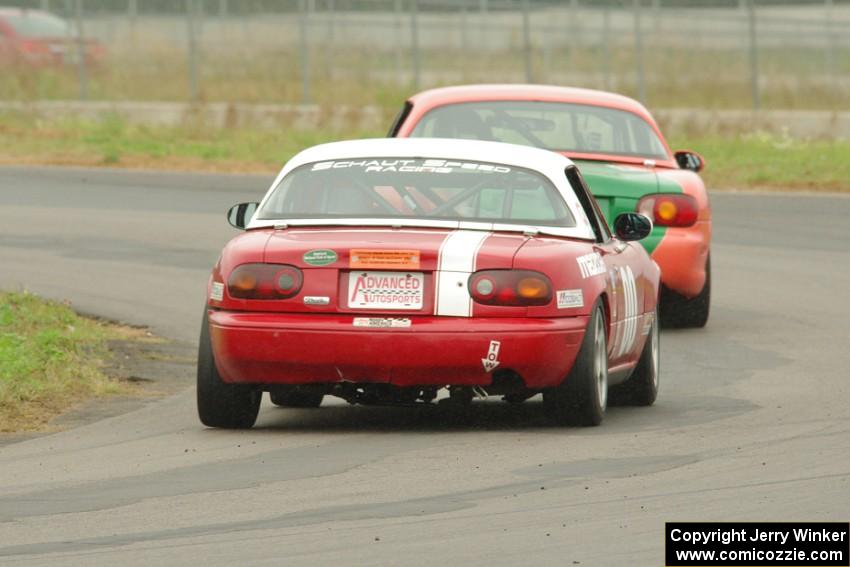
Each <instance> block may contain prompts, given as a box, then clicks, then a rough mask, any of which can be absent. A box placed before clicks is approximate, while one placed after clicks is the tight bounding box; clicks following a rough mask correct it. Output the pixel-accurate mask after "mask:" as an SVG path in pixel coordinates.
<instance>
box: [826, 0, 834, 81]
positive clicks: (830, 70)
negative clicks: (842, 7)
mask: <svg viewBox="0 0 850 567" xmlns="http://www.w3.org/2000/svg"><path fill="white" fill-rule="evenodd" d="M824 1H825V2H826V5H825V6H824V26H825V27H826V72H827V74H828V75H829V86H830V87H831V88H832V89H833V90H834V89H835V88H836V86H837V85H836V80H835V77H836V72H835V35H834V34H833V28H832V19H833V17H834V13H833V10H832V8H833V1H832V0H824Z"/></svg>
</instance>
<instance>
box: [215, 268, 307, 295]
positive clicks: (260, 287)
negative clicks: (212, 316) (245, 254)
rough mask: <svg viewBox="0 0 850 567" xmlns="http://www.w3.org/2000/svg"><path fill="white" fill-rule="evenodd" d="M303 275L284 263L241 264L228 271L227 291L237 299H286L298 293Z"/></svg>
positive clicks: (302, 281)
mask: <svg viewBox="0 0 850 567" xmlns="http://www.w3.org/2000/svg"><path fill="white" fill-rule="evenodd" d="M302 283H304V276H303V274H302V273H301V270H299V269H298V268H296V267H295V266H288V265H286V264H242V265H241V266H238V267H237V268H236V269H235V270H233V271H232V272H230V277H229V278H227V292H228V293H229V294H230V297H234V298H237V299H288V298H290V297H294V296H296V295H298V292H299V291H301V284H302Z"/></svg>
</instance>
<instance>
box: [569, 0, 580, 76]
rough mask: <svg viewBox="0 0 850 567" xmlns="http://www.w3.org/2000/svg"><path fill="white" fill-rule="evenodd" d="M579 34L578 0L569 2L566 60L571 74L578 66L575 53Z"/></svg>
mask: <svg viewBox="0 0 850 567" xmlns="http://www.w3.org/2000/svg"><path fill="white" fill-rule="evenodd" d="M579 33H580V26H579V19H578V0H570V38H569V40H568V41H567V50H568V51H567V60H568V62H569V66H570V71H571V72H572V73H575V72H576V70H577V69H576V67H577V66H578V63H577V61H578V57H576V52H577V51H578V48H579V41H578V38H579ZM570 82H572V81H570Z"/></svg>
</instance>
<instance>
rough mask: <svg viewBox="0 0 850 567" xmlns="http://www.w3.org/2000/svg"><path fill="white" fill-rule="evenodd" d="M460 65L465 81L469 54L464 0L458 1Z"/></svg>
mask: <svg viewBox="0 0 850 567" xmlns="http://www.w3.org/2000/svg"><path fill="white" fill-rule="evenodd" d="M460 52H461V56H460V65H461V77H463V80H464V81H465V80H466V69H467V64H466V62H467V55H466V54H467V53H469V38H468V37H467V21H466V0H460Z"/></svg>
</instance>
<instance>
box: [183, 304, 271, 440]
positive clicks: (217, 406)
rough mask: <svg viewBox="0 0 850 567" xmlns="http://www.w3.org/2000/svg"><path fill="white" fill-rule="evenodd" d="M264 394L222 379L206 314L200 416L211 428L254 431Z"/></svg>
mask: <svg viewBox="0 0 850 567" xmlns="http://www.w3.org/2000/svg"><path fill="white" fill-rule="evenodd" d="M261 399H262V392H261V391H260V390H258V389H256V388H254V387H252V386H250V385H246V384H228V383H226V382H224V381H223V380H222V379H221V376H220V375H219V373H218V369H217V368H216V366H215V359H214V358H213V352H212V344H211V343H210V331H209V321H208V319H207V314H206V312H204V321H203V323H202V324H201V338H200V345H199V346H198V417H199V418H200V419H201V423H203V424H204V425H206V426H208V427H221V428H224V429H250V428H251V427H253V426H254V423H255V422H256V421H257V414H258V413H259V411H260V400H261Z"/></svg>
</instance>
